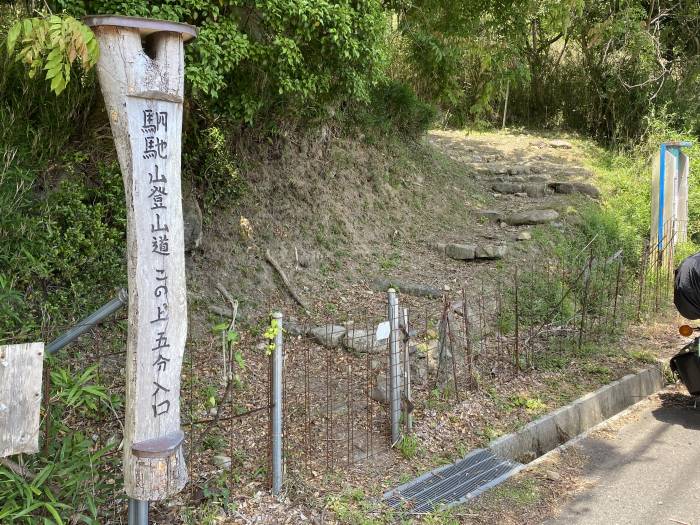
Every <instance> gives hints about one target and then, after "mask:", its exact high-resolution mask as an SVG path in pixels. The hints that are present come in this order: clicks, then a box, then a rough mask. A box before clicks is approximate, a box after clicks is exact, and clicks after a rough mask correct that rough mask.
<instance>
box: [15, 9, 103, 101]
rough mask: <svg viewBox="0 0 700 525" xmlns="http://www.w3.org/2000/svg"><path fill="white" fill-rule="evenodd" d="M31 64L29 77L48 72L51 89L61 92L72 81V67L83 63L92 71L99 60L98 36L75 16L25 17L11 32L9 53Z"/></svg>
mask: <svg viewBox="0 0 700 525" xmlns="http://www.w3.org/2000/svg"><path fill="white" fill-rule="evenodd" d="M18 42H19V44H20V45H19V49H18V51H17V53H16V55H15V56H16V59H17V60H18V61H21V62H22V63H24V64H25V65H26V66H27V67H28V74H29V78H34V77H35V76H36V74H37V73H38V72H39V71H41V70H44V71H46V77H45V78H46V80H48V81H50V83H51V91H53V92H54V93H55V94H56V95H60V94H61V93H62V92H63V91H64V90H65V89H66V85H67V84H68V82H70V76H71V67H72V66H73V64H74V63H75V62H76V60H77V61H78V62H79V63H80V65H81V66H82V68H83V70H84V71H88V70H89V69H90V68H92V67H93V66H94V65H95V63H96V62H97V58H98V56H99V48H98V45H97V40H96V39H95V35H94V34H93V33H92V31H90V29H89V28H88V27H87V26H86V25H85V24H83V23H81V22H78V21H77V20H76V19H75V18H73V17H71V16H57V15H50V16H45V17H35V18H25V19H23V20H20V21H18V22H16V23H15V24H14V25H13V26H12V27H11V28H10V30H9V31H8V33H7V52H8V54H9V55H12V54H14V51H15V46H16V44H17V43H18Z"/></svg>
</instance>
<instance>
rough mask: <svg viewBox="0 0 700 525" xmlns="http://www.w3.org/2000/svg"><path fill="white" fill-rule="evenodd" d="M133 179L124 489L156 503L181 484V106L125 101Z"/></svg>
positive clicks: (184, 321)
mask: <svg viewBox="0 0 700 525" xmlns="http://www.w3.org/2000/svg"><path fill="white" fill-rule="evenodd" d="M127 117H128V128H129V141H130V146H131V153H132V168H133V175H132V178H131V184H132V187H131V190H132V191H131V194H132V196H133V198H132V200H133V224H132V226H133V228H134V229H133V234H134V237H135V241H136V242H135V250H136V253H135V255H136V257H135V276H134V277H135V278H134V279H132V280H131V281H130V289H133V293H134V294H135V306H136V311H137V312H138V315H137V316H135V318H134V321H135V324H136V326H132V327H131V328H132V329H134V330H135V331H136V333H137V337H136V340H135V343H136V349H135V350H136V351H135V353H132V354H134V355H130V356H129V359H130V363H129V364H130V365H131V366H132V368H131V369H130V370H129V379H130V381H129V387H130V389H131V390H130V392H129V400H130V401H129V403H128V407H127V421H128V424H127V429H128V431H129V434H130V435H129V437H128V441H130V443H128V444H129V445H130V448H129V450H128V451H126V458H125V459H126V462H125V463H126V466H127V471H128V470H129V469H128V466H129V465H133V466H134V469H133V472H132V473H131V475H130V473H129V472H127V476H126V487H127V493H129V495H130V496H132V497H136V498H139V499H160V498H161V497H166V496H167V495H169V494H172V493H174V492H177V491H179V490H180V489H181V488H182V486H184V484H185V482H186V473H185V469H184V460H183V456H182V447H181V443H182V437H183V434H182V431H181V429H180V371H181V367H182V355H183V352H184V347H185V339H186V334H187V304H186V295H185V260H184V233H183V221H182V202H181V188H180V147H181V146H180V133H181V126H182V121H181V119H182V105H181V104H180V103H177V102H168V101H163V100H154V99H148V98H140V97H127Z"/></svg>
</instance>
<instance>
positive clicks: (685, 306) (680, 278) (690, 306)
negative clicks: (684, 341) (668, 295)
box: [673, 252, 700, 319]
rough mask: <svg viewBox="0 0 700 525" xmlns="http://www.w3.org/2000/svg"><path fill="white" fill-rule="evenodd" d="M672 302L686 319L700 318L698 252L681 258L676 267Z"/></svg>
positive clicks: (699, 256)
mask: <svg viewBox="0 0 700 525" xmlns="http://www.w3.org/2000/svg"><path fill="white" fill-rule="evenodd" d="M673 304H675V305H676V309H677V310H678V311H679V312H680V314H681V315H682V316H683V317H685V318H686V319H700V252H698V253H696V254H695V255H691V256H690V257H686V258H685V259H683V262H682V263H681V264H680V265H679V266H678V268H677V269H676V278H675V282H674V286H673Z"/></svg>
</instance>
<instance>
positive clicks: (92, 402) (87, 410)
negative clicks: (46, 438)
mask: <svg viewBox="0 0 700 525" xmlns="http://www.w3.org/2000/svg"><path fill="white" fill-rule="evenodd" d="M96 380H97V365H92V366H90V367H88V368H86V369H85V370H84V371H83V372H82V373H81V374H80V375H78V376H73V375H72V374H70V373H69V372H68V370H66V369H65V368H58V369H55V370H52V371H51V386H52V388H53V392H54V393H53V396H52V397H54V398H57V400H58V401H59V402H60V403H61V404H62V405H64V406H65V407H66V409H71V410H76V411H78V412H79V413H80V414H81V415H82V416H89V415H92V416H97V415H99V412H101V410H100V408H101V405H102V404H103V403H105V404H109V403H110V401H111V400H110V397H109V395H108V394H107V391H106V390H105V388H104V387H102V386H100V385H98V384H96Z"/></svg>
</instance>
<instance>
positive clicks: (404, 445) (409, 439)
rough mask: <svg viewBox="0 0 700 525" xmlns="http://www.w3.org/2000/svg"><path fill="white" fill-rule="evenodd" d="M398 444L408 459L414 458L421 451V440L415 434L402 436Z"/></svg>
mask: <svg viewBox="0 0 700 525" xmlns="http://www.w3.org/2000/svg"><path fill="white" fill-rule="evenodd" d="M396 446H397V448H398V450H399V452H400V453H401V455H402V456H403V457H404V458H406V459H413V458H414V457H416V456H417V455H418V453H419V452H420V440H419V439H418V438H417V437H416V436H415V435H414V434H408V435H403V436H401V440H400V441H399V443H398V445H396Z"/></svg>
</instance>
